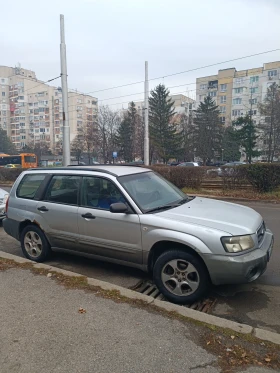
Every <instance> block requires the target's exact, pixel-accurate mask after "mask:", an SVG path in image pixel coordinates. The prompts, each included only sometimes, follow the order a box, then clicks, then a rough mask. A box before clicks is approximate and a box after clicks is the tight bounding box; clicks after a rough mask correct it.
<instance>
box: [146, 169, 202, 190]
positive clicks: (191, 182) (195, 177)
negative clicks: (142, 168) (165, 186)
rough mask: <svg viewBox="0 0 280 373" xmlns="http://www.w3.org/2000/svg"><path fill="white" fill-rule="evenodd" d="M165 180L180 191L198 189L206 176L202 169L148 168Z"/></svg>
mask: <svg viewBox="0 0 280 373" xmlns="http://www.w3.org/2000/svg"><path fill="white" fill-rule="evenodd" d="M149 168H150V169H152V170H153V171H155V172H157V173H159V174H160V175H161V176H163V177H164V178H165V179H167V180H169V181H170V182H171V183H173V184H174V185H176V186H177V187H178V188H180V189H182V188H184V187H187V188H194V189H200V188H201V184H202V181H203V179H204V177H205V175H206V170H205V169H204V167H176V166H157V165H154V166H150V167H149Z"/></svg>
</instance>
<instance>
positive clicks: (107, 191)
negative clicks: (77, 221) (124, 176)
mask: <svg viewBox="0 0 280 373" xmlns="http://www.w3.org/2000/svg"><path fill="white" fill-rule="evenodd" d="M117 202H123V203H125V202H126V201H125V198H124V197H123V195H122V193H121V192H120V190H119V189H118V188H117V187H116V185H115V184H114V183H113V182H111V181H110V180H107V179H103V178H101V177H84V179H83V189H82V205H83V206H86V207H92V208H97V209H103V210H110V205H111V204H112V203H117Z"/></svg>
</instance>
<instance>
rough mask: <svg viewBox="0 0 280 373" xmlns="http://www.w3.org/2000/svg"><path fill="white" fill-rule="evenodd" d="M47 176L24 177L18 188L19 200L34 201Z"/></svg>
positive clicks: (29, 175)
mask: <svg viewBox="0 0 280 373" xmlns="http://www.w3.org/2000/svg"><path fill="white" fill-rule="evenodd" d="M45 177H46V175H45V174H35V175H34V174H32V175H31V174H28V175H25V176H24V177H23V179H22V180H21V182H20V183H19V186H18V188H17V192H16V195H17V197H18V198H26V199H34V197H35V195H36V192H37V191H38V189H39V187H40V185H41V184H42V182H43V181H44V180H45Z"/></svg>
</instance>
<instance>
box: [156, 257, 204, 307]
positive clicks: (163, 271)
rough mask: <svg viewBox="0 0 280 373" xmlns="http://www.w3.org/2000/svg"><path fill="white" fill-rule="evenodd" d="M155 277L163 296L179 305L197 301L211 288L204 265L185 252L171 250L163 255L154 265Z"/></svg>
mask: <svg viewBox="0 0 280 373" xmlns="http://www.w3.org/2000/svg"><path fill="white" fill-rule="evenodd" d="M153 277H154V282H155V284H156V285H157V287H158V289H159V290H160V292H161V293H162V294H163V296H164V297H165V298H166V299H168V300H169V301H171V302H173V303H178V304H187V303H192V302H195V301H197V300H198V299H200V298H202V297H203V296H204V295H205V294H206V292H207V290H208V288H209V286H210V279H209V275H208V271H207V269H206V267H205V265H204V263H203V262H202V261H201V260H200V259H199V258H197V257H196V256H194V255H192V254H190V253H187V252H185V251H183V250H170V251H166V252H164V253H163V254H161V255H160V256H159V258H158V259H157V261H156V263H155V265H154V269H153Z"/></svg>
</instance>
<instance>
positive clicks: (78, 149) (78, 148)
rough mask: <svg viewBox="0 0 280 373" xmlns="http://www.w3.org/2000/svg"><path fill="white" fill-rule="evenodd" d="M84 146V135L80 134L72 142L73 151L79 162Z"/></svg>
mask: <svg viewBox="0 0 280 373" xmlns="http://www.w3.org/2000/svg"><path fill="white" fill-rule="evenodd" d="M84 148H85V143H84V139H83V136H82V135H80V134H78V135H77V136H76V137H75V138H74V140H73V141H72V143H71V153H72V154H73V156H74V157H75V158H76V160H77V161H78V164H79V162H80V159H81V156H82V154H83V152H84Z"/></svg>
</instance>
